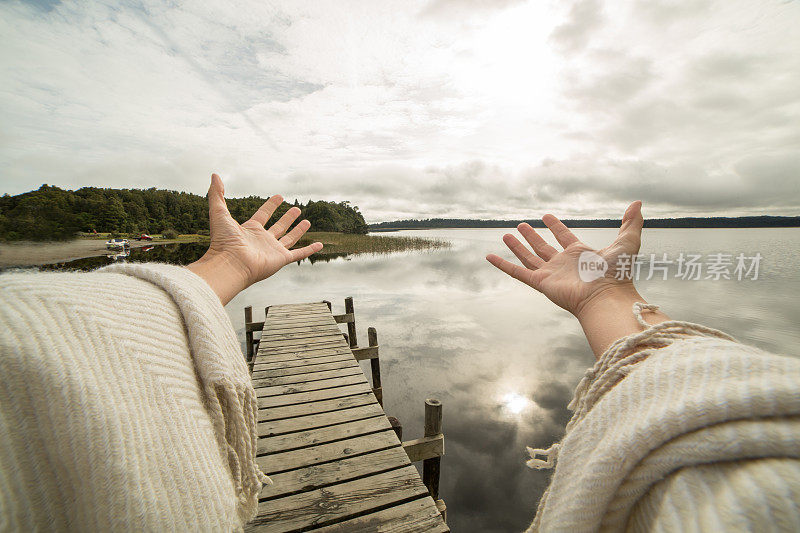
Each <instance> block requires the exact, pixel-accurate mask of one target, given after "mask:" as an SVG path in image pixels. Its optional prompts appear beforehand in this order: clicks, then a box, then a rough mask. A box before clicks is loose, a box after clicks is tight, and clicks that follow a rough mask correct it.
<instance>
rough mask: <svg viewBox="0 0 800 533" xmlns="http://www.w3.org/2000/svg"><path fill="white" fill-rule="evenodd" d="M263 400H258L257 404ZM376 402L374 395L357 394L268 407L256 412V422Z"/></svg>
mask: <svg viewBox="0 0 800 533" xmlns="http://www.w3.org/2000/svg"><path fill="white" fill-rule="evenodd" d="M263 399H264V398H260V399H259V402H260V401H261V400H263ZM372 402H376V403H377V400H375V395H373V394H372V393H371V392H370V393H368V394H358V395H355V396H348V397H346V398H334V399H332V400H322V401H319V402H314V403H301V404H297V405H286V406H281V407H270V408H269V409H259V410H258V421H259V422H267V421H269V420H279V419H281V418H294V417H298V416H308V415H313V414H316V413H326V412H328V411H338V410H339V409H347V408H348V407H357V406H359V405H367V404H370V403H372Z"/></svg>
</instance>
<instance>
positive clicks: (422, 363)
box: [227, 228, 800, 532]
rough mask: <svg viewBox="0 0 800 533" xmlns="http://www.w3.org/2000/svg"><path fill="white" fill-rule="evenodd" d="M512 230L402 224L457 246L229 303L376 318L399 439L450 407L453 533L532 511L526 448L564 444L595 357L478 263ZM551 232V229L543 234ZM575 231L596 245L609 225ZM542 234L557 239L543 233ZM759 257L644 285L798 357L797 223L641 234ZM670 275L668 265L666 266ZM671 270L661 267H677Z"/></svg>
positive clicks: (258, 291)
mask: <svg viewBox="0 0 800 533" xmlns="http://www.w3.org/2000/svg"><path fill="white" fill-rule="evenodd" d="M508 231H509V230H502V229H447V230H426V231H401V232H397V233H396V234H397V235H409V236H427V237H437V238H442V239H446V240H449V241H450V242H451V243H452V247H451V248H449V249H445V250H436V251H431V252H412V253H398V254H392V255H386V256H363V255H356V256H349V257H346V258H340V259H337V260H334V261H331V262H327V263H320V262H317V263H315V264H310V263H302V264H300V265H291V266H290V267H288V268H286V269H285V270H284V271H281V272H280V273H279V274H278V275H277V276H276V277H275V278H273V279H268V280H266V281H264V282H262V283H259V284H257V285H255V286H253V287H251V288H249V289H248V290H246V291H244V292H243V293H242V294H240V295H239V296H238V297H237V298H236V299H234V300H233V301H232V302H231V303H230V304H229V305H228V307H227V309H228V312H229V314H230V316H231V318H232V320H233V322H234V324H235V325H236V327H237V329H238V330H239V334H240V337H241V338H243V336H244V334H243V329H242V328H243V312H242V309H243V308H244V307H245V306H247V305H252V306H253V308H254V312H255V313H256V316H257V317H259V318H257V320H260V319H261V318H260V316H262V315H263V307H264V306H266V305H271V304H279V303H292V302H305V301H319V300H323V299H324V300H330V301H332V302H333V303H334V311H335V312H339V313H341V312H344V311H343V300H344V298H345V297H346V296H353V298H354V300H355V309H356V320H357V322H356V324H357V326H358V335H359V340H360V341H361V343H362V344H363V343H364V342H365V340H366V328H367V327H368V326H375V327H376V328H377V330H378V338H379V342H380V344H381V370H382V377H383V390H384V397H385V407H386V411H387V413H388V414H389V415H394V416H397V417H398V418H399V419H400V421H401V422H402V424H403V431H404V439H410V438H416V437H419V436H422V423H423V416H422V415H423V401H424V399H425V398H426V397H436V398H438V399H440V400H441V401H442V402H443V404H444V423H443V426H444V433H445V441H446V455H445V457H444V458H443V461H442V474H441V495H442V497H443V498H444V500H445V501H446V503H447V507H448V521H449V522H450V524H451V526H452V528H453V531H484V532H489V531H520V530H522V529H524V528H525V527H526V526H527V525H528V523H529V522H530V520H531V519H532V518H533V515H534V513H535V509H536V504H537V502H538V499H539V497H540V495H541V493H542V491H543V490H544V487H545V486H546V484H547V482H548V480H549V476H550V473H549V471H546V470H543V471H535V470H531V469H528V468H527V467H526V466H525V464H524V463H525V460H526V453H525V446H526V445H531V446H534V447H546V446H548V445H549V444H551V443H552V442H553V441H554V440H556V439H558V438H559V437H560V436H561V435H562V432H563V427H564V425H565V424H566V422H567V420H568V419H569V416H570V413H569V411H567V409H566V405H567V403H568V402H569V400H570V399H571V397H572V391H573V389H574V387H575V386H576V385H577V383H578V381H579V379H580V377H581V376H582V374H583V372H584V371H585V369H586V368H587V367H589V366H591V365H592V364H593V362H594V358H593V356H592V354H591V352H590V350H589V348H588V345H587V343H586V341H585V338H584V336H583V333H582V331H581V328H580V326H579V325H578V323H577V321H576V320H575V319H574V318H572V316H571V315H570V314H568V313H567V312H565V311H563V310H561V309H559V308H557V307H556V306H555V305H553V304H552V303H550V301H548V300H547V299H546V298H545V297H544V296H542V295H541V294H538V293H536V292H535V291H534V290H532V289H530V288H528V287H527V286H525V285H523V284H521V283H519V282H517V281H516V280H513V279H511V278H508V277H507V276H505V275H504V274H502V273H501V272H499V271H497V270H495V269H494V267H492V266H491V265H489V264H488V263H487V262H486V260H485V259H484V257H485V255H486V254H487V253H489V252H495V253H501V255H505V256H508V257H509V258H510V257H511V254H510V253H506V252H504V251H503V250H504V248H505V247H504V245H503V244H502V242H501V240H500V239H501V237H502V235H503V234H504V233H506V232H508ZM543 233H546V232H543ZM576 234H577V235H578V236H579V237H580V238H581V239H582V240H584V242H586V243H587V244H589V245H592V246H596V247H602V246H604V245H605V244H607V243H608V242H610V240H612V239H613V237H614V236H615V235H616V231H615V230H608V229H584V230H576ZM547 238H548V240H550V242H554V241H553V240H552V239H550V238H549V236H547ZM680 252H684V253H685V254H688V253H697V254H702V255H708V254H714V253H729V254H732V255H733V256H736V255H738V254H739V253H744V254H745V255H746V256H754V255H755V253H756V252H758V253H760V254H761V256H763V259H762V261H761V264H760V268H759V273H758V274H759V276H758V277H759V279H757V280H752V279H743V280H742V281H737V280H735V279H734V280H724V279H721V280H719V281H715V280H713V279H710V280H699V281H689V280H682V279H675V278H674V276H673V277H672V279H669V280H668V281H662V280H660V279H655V277H654V279H651V280H650V281H642V282H640V283H639V284H638V286H639V288H640V291H641V292H642V294H643V296H644V297H645V298H647V299H648V301H649V302H651V303H657V304H659V305H661V306H662V308H663V310H664V311H665V312H666V313H667V314H668V315H670V316H671V317H672V318H676V319H683V320H690V321H694V322H700V323H703V324H705V325H708V326H711V327H715V328H719V329H722V330H724V331H726V332H728V333H730V334H732V335H734V336H735V337H737V338H738V339H740V340H742V341H744V342H746V343H750V344H755V345H757V346H759V347H762V348H764V349H767V350H771V351H775V352H778V353H787V354H792V355H796V354H797V353H798V350H797V346H798V345H800V332H798V328H797V322H798V318H799V317H800V312H798V310H799V309H800V306H798V304H797V302H795V301H794V297H795V295H797V294H798V289H800V274H799V273H798V268H797V265H798V259H800V257H798V255H799V254H800V229H796V228H792V229H771V228H770V229H648V230H645V235H644V243H643V248H642V253H643V254H646V255H649V254H650V253H655V254H657V257H658V258H661V257H662V254H663V253H666V254H667V258H668V259H675V258H677V256H678V254H679V253H680ZM668 273H669V272H668ZM674 273H677V271H676V270H674V272H672V273H669V274H670V275H673V274H674Z"/></svg>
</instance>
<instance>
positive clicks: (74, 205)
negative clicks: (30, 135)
mask: <svg viewBox="0 0 800 533" xmlns="http://www.w3.org/2000/svg"><path fill="white" fill-rule="evenodd" d="M226 200H227V204H228V210H229V211H230V213H231V215H232V216H233V218H235V219H236V220H237V221H238V222H239V223H242V222H244V221H246V220H247V219H248V218H250V217H251V216H252V215H253V213H255V212H256V210H257V209H258V208H259V207H261V204H263V203H264V202H265V201H266V200H267V199H266V198H261V197H259V196H248V197H246V198H227V199H226ZM292 206H297V207H299V208H300V209H301V210H302V215H301V217H300V219H302V218H306V219H308V220H309V221H310V222H311V227H312V228H313V231H335V232H342V233H360V234H363V233H366V232H367V224H366V223H365V222H364V217H363V216H362V215H361V213H360V212H359V210H358V207H357V206H353V205H350V203H349V202H326V201H309V202H307V203H306V204H301V203H299V202H298V201H297V200H295V201H294V203H292V204H290V203H287V202H283V204H281V205H280V207H278V209H277V211H276V212H275V214H274V215H273V216H272V218H271V219H270V223H272V222H274V221H275V220H277V219H278V218H279V217H280V216H281V215H283V214H284V213H285V212H286V211H288V210H289V208H291V207H292ZM300 219H298V220H300ZM208 229H209V227H208V200H207V198H206V197H205V196H199V195H197V194H191V193H187V192H178V191H169V190H163V189H156V188H150V189H105V188H98V187H83V188H81V189H78V190H75V191H71V190H65V189H60V188H58V187H55V186H52V185H42V186H41V187H40V188H39V189H37V190H35V191H30V192H26V193H23V194H18V195H15V196H11V195H8V194H5V195H3V196H2V197H0V240H3V241H19V240H32V241H55V240H67V239H71V238H73V237H74V236H75V235H76V234H77V233H78V232H89V233H91V232H93V231H97V232H98V233H112V234H114V233H120V234H123V233H128V234H130V233H140V232H141V233H164V232H165V231H167V232H176V233H183V234H186V233H200V234H208Z"/></svg>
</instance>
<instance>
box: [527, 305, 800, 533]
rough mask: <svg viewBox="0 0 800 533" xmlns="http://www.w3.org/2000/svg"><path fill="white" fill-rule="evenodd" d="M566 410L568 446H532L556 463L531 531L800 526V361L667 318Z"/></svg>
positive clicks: (582, 387)
mask: <svg viewBox="0 0 800 533" xmlns="http://www.w3.org/2000/svg"><path fill="white" fill-rule="evenodd" d="M637 305H639V307H638V308H637V307H636V306H635V307H634V310H635V312H636V313H640V312H641V307H642V306H641V305H640V304H637ZM639 318H640V319H641V315H640V314H639ZM569 407H570V409H572V410H573V411H574V415H573V417H572V419H571V420H570V421H569V423H568V424H567V430H566V434H565V436H564V438H563V439H562V440H561V442H559V443H556V444H554V445H553V446H551V447H550V448H549V449H547V450H533V449H529V452H530V453H531V460H530V461H528V464H529V466H531V467H533V468H550V467H552V466H554V465H555V464H556V461H557V466H556V468H555V471H554V473H553V478H552V481H551V483H550V486H549V487H548V489H547V491H545V494H544V495H543V496H542V498H541V500H540V503H539V509H538V512H537V514H536V517H535V519H534V521H533V523H532V524H531V527H530V529H529V531H570V532H580V531H598V530H603V531H622V530H632V531H753V530H758V531H800V359H798V358H794V357H785V356H779V355H773V354H769V353H765V352H763V351H761V350H758V349H756V348H752V347H749V346H745V345H743V344H740V343H738V342H736V341H735V340H733V339H732V338H731V337H729V336H728V335H725V334H724V333H721V332H719V331H716V330H713V329H710V328H706V327H703V326H699V325H697V324H690V323H687V322H677V321H671V322H664V323H662V324H658V325H656V326H653V327H649V328H647V329H646V330H645V331H643V332H642V333H639V334H635V335H631V336H629V337H626V338H623V339H620V340H619V341H617V342H616V343H615V344H614V345H613V346H612V347H611V348H609V350H608V351H607V352H606V353H605V354H603V355H602V356H601V358H600V359H599V360H598V362H597V364H595V366H594V367H593V368H591V369H589V370H588V371H587V372H586V375H585V377H584V378H583V380H581V383H580V384H579V385H578V388H577V390H576V392H575V397H574V399H573V401H572V402H571V403H570V405H569Z"/></svg>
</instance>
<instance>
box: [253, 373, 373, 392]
mask: <svg viewBox="0 0 800 533" xmlns="http://www.w3.org/2000/svg"><path fill="white" fill-rule="evenodd" d="M358 383H366V379H365V378H364V374H363V373H362V374H353V375H352V376H345V377H343V378H331V379H320V380H317V381H306V382H305V383H293V384H291V385H276V386H274V387H260V388H257V389H256V396H258V397H259V398H261V397H264V396H283V395H292V394H294V393H297V392H311V391H318V390H324V389H331V388H335V387H343V386H345V385H356V384H358Z"/></svg>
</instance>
